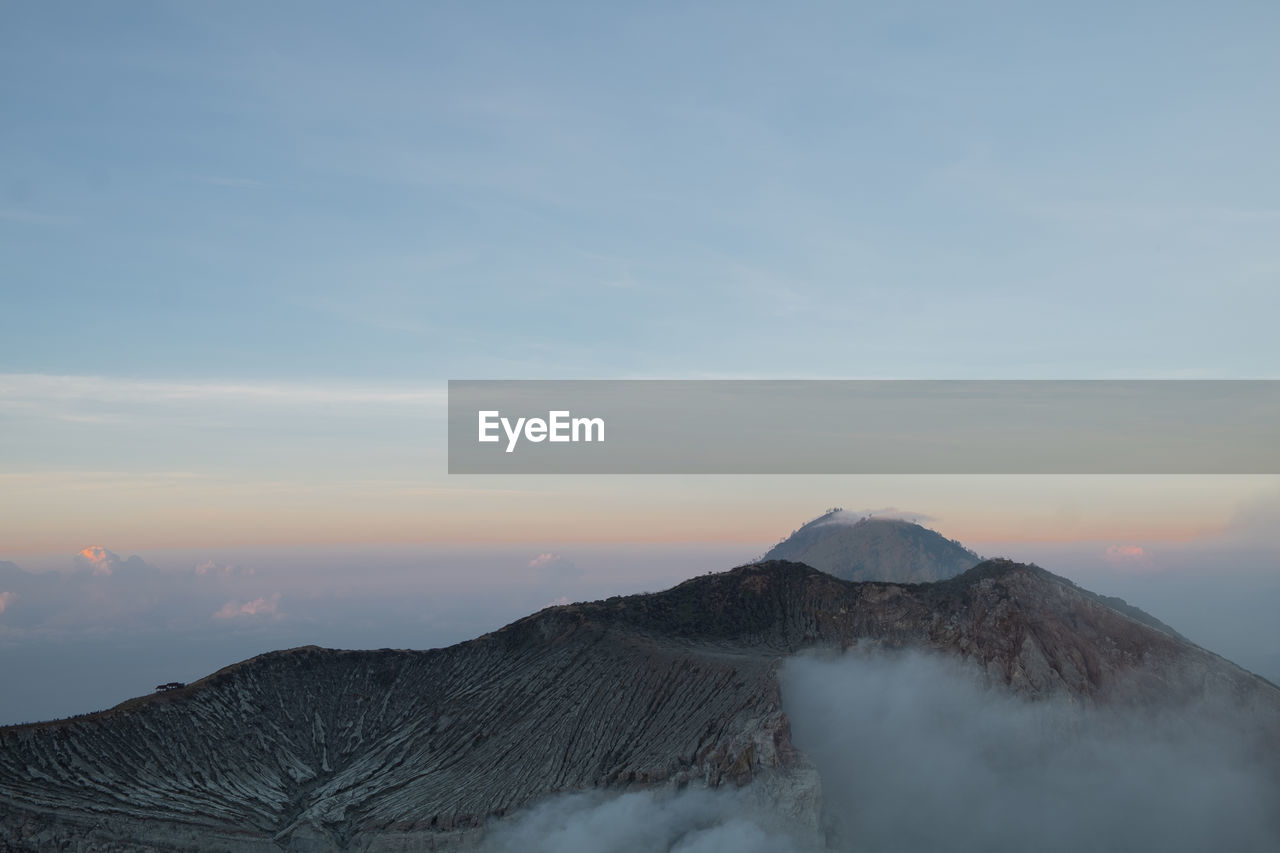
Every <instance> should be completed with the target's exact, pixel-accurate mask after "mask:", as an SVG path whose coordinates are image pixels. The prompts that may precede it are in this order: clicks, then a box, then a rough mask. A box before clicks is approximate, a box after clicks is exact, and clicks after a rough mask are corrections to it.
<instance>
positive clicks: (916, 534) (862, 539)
mask: <svg viewBox="0 0 1280 853" xmlns="http://www.w3.org/2000/svg"><path fill="white" fill-rule="evenodd" d="M764 559H766V560H792V561H794V562H797V563H804V564H805V565H809V566H813V567H814V568H815V569H818V570H820V571H824V572H826V573H827V574H829V575H835V576H836V577H838V578H842V579H843V580H848V581H888V582H890V583H932V582H934V581H940V580H946V579H947V578H953V577H955V576H956V575H958V574H960V573H961V572H964V571H967V570H969V569H971V568H973V567H974V566H976V565H978V563H980V562H982V558H981V557H979V556H978V555H977V554H975V553H974V552H972V551H970V550H969V549H968V548H966V547H964V546H963V545H961V544H960V543H959V542H955V541H953V540H951V539H948V538H946V537H945V536H943V535H942V534H940V533H938V532H937V531H934V530H930V529H929V528H927V527H922V526H920V525H919V524H916V523H914V522H911V521H904V520H902V519H897V518H876V517H875V516H863V517H861V518H859V517H857V516H855V515H854V514H852V513H848V512H846V511H844V510H842V509H832V510H829V511H828V512H826V513H825V514H823V515H821V516H819V517H817V518H815V519H814V520H813V521H810V522H809V523H808V524H805V525H804V526H803V527H801V528H800V529H799V530H797V531H795V532H794V533H792V534H791V535H790V536H788V537H787V538H786V539H784V540H783V541H782V542H779V543H778V544H777V545H775V546H774V547H773V549H772V550H771V551H769V553H768V554H766V555H765V557H764Z"/></svg>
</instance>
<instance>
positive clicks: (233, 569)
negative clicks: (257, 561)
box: [192, 560, 257, 578]
mask: <svg viewBox="0 0 1280 853" xmlns="http://www.w3.org/2000/svg"><path fill="white" fill-rule="evenodd" d="M192 571H193V572H194V573H195V574H196V575H199V576H200V577H220V578H231V577H251V576H253V575H255V574H257V570H256V569H253V568H246V567H244V566H241V565H239V564H238V563H219V562H218V561H217V560H205V561H204V562H203V563H200V564H198V565H197V566H196V567H195V568H194V569H192Z"/></svg>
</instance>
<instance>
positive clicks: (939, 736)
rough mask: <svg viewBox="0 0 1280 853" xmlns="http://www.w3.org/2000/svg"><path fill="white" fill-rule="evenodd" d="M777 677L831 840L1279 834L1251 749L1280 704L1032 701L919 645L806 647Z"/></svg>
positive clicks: (902, 846)
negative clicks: (1260, 711) (818, 652)
mask: <svg viewBox="0 0 1280 853" xmlns="http://www.w3.org/2000/svg"><path fill="white" fill-rule="evenodd" d="M783 687H784V702H785V704H786V707H787V709H788V713H789V715H790V717H791V721H792V732H793V737H794V740H795V743H796V745H797V746H798V747H800V748H801V749H804V750H805V751H806V752H807V753H808V754H809V755H811V756H812V757H813V758H814V760H815V762H816V763H817V765H818V769H819V771H820V773H821V774H822V779H823V795H824V800H825V815H824V819H825V821H826V823H827V828H828V830H829V831H830V833H831V838H832V839H833V841H834V842H835V845H834V846H835V847H836V848H837V849H855V848H856V849H866V850H897V851H912V850H921V851H924V850H941V849H971V850H987V851H1006V850H1007V851H1021V850H1040V851H1059V850H1060V851H1076V850H1165V851H1178V850H1186V851H1200V850H1210V849H1222V850H1235V851H1244V850H1258V851H1263V850H1275V849H1278V848H1280V813H1277V810H1276V808H1275V807H1276V804H1277V803H1280V780H1278V779H1277V769H1278V766H1277V764H1276V763H1275V758H1274V755H1273V754H1272V753H1271V752H1266V753H1261V754H1260V753H1259V752H1258V747H1259V745H1260V744H1263V743H1267V742H1272V741H1274V738H1275V737H1276V735H1277V734H1280V728H1277V725H1278V724H1280V720H1277V719H1276V718H1275V717H1274V715H1273V716H1271V717H1262V718H1259V717H1254V716H1249V715H1247V714H1245V713H1244V712H1242V711H1236V710H1234V709H1232V708H1230V706H1229V705H1228V704H1226V703H1227V702H1229V701H1230V697H1222V698H1223V700H1224V703H1223V704H1222V705H1221V706H1217V705H1213V704H1198V705H1194V706H1186V707H1181V708H1166V709H1142V710H1127V711H1117V710H1097V709H1092V710H1083V709H1080V708H1079V707H1078V706H1074V705H1071V704H1069V703H1068V702H1066V701H1065V700H1063V701H1047V702H1037V703H1028V702H1025V701H1022V700H1021V699H1019V698H1017V697H1014V696H1010V695H1008V694H1007V693H1005V692H1003V691H998V690H993V689H989V688H988V687H986V686H984V685H983V683H982V682H981V681H980V679H979V677H978V675H977V673H976V672H974V671H971V670H969V669H967V668H966V667H964V666H963V665H962V664H960V663H958V662H956V661H954V660H949V659H939V658H936V657H930V656H924V655H919V654H908V655H901V656H895V657H885V656H872V657H845V658H842V659H840V660H834V661H819V660H814V659H805V658H798V659H794V660H792V661H790V662H788V664H787V666H786V668H785V670H784V675H783ZM1266 738H1270V739H1271V740H1270V741H1268V740H1266ZM1266 761H1272V764H1271V765H1268V764H1266V763H1265V762H1266Z"/></svg>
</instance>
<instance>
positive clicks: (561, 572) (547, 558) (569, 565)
mask: <svg viewBox="0 0 1280 853" xmlns="http://www.w3.org/2000/svg"><path fill="white" fill-rule="evenodd" d="M528 567H529V568H530V569H533V570H534V572H536V573H538V574H541V575H544V576H546V577H550V578H577V577H581V576H582V569H580V568H578V567H577V565H575V564H574V562H573V561H572V560H570V559H568V558H567V557H564V556H562V555H560V554H553V553H551V552H547V553H545V554H539V555H538V556H536V557H534V558H533V559H532V560H530V561H529V566H528Z"/></svg>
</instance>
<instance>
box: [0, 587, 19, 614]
mask: <svg viewBox="0 0 1280 853" xmlns="http://www.w3.org/2000/svg"><path fill="white" fill-rule="evenodd" d="M17 597H18V594H17V593H16V592H0V613H3V612H5V610H7V609H8V607H9V605H10V604H12V603H13V600H14V599H15V598H17Z"/></svg>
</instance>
